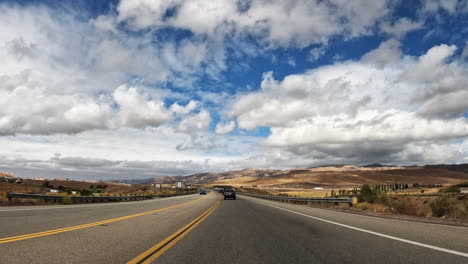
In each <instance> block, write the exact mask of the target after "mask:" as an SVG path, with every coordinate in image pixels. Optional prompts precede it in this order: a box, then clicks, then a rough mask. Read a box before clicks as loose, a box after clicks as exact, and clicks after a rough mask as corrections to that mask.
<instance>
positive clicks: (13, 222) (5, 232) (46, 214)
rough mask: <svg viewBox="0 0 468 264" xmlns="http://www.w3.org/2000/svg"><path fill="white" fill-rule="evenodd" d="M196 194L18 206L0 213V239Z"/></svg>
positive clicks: (134, 211)
mask: <svg viewBox="0 0 468 264" xmlns="http://www.w3.org/2000/svg"><path fill="white" fill-rule="evenodd" d="M198 198H201V197H200V196H199V195H198V194H195V195H186V196H177V197H168V198H161V199H154V200H145V201H134V202H120V203H118V202H116V203H104V204H76V205H66V206H63V205H51V206H38V207H35V206H17V207H7V208H1V209H0V227H1V228H0V238H2V237H9V236H15V235H22V234H29V233H34V232H41V231H45V230H51V229H57V228H63V227H69V226H76V225H81V224H86V223H91V222H97V221H102V220H106V219H111V218H117V217H122V216H127V215H132V214H138V213H142V212H147V211H150V210H155V209H160V208H165V207H169V206H174V205H177V204H182V203H186V202H191V201H193V200H196V199H198Z"/></svg>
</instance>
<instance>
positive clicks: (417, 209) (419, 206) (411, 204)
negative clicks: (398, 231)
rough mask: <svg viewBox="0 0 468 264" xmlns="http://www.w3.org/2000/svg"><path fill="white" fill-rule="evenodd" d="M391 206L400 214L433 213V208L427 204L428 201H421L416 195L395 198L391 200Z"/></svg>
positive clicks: (424, 214)
mask: <svg viewBox="0 0 468 264" xmlns="http://www.w3.org/2000/svg"><path fill="white" fill-rule="evenodd" d="M391 208H392V210H393V211H394V212H396V213H398V214H404V215H414V216H422V217H427V216H431V215H432V212H431V208H430V207H429V206H428V205H427V203H424V202H421V201H419V200H417V199H415V198H414V197H404V198H398V199H394V200H392V201H391Z"/></svg>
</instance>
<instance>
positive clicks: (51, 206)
mask: <svg viewBox="0 0 468 264" xmlns="http://www.w3.org/2000/svg"><path fill="white" fill-rule="evenodd" d="M183 197H188V195H182V196H176V197H166V198H157V199H154V200H146V201H127V202H116V203H105V204H93V205H68V206H58V205H49V206H48V207H37V208H36V207H35V208H15V209H0V212H12V211H30V210H50V209H70V208H87V207H99V206H114V205H129V204H141V203H150V202H156V201H160V200H161V199H164V200H172V199H179V198H183ZM30 206H34V205H30Z"/></svg>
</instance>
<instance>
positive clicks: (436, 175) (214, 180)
mask: <svg viewBox="0 0 468 264" xmlns="http://www.w3.org/2000/svg"><path fill="white" fill-rule="evenodd" d="M465 167H466V164H461V165H443V166H442V165H438V166H410V167H401V166H385V165H378V164H372V166H365V167H359V166H354V165H331V166H321V167H314V168H305V169H290V170H263V169H244V170H239V171H227V172H221V173H214V172H207V173H198V174H193V175H189V176H168V177H161V178H156V179H154V180H152V182H153V183H174V182H176V181H185V182H187V183H193V184H203V185H208V186H209V185H234V186H251V185H257V186H259V187H260V186H263V187H291V186H304V187H313V186H322V185H361V184H364V183H367V184H375V183H394V182H397V183H403V184H405V183H407V184H413V183H419V184H424V185H430V184H443V185H445V184H458V183H460V182H464V181H468V173H465V172H464V171H465V170H464V168H465Z"/></svg>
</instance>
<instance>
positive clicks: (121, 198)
mask: <svg viewBox="0 0 468 264" xmlns="http://www.w3.org/2000/svg"><path fill="white" fill-rule="evenodd" d="M188 194H194V193H192V192H188V193H173V194H155V195H129V196H61V195H43V194H29V193H12V192H8V193H7V198H8V200H10V201H11V199H13V198H23V199H42V200H45V201H55V202H57V201H62V199H70V200H71V201H77V202H78V201H80V202H109V201H131V200H145V199H153V198H164V197H172V196H181V195H188Z"/></svg>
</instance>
